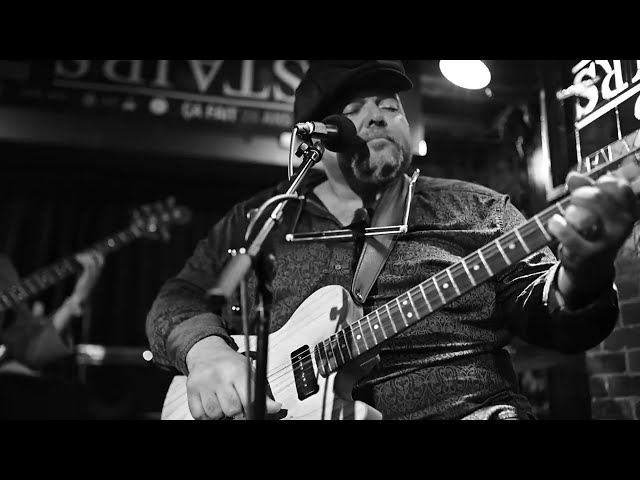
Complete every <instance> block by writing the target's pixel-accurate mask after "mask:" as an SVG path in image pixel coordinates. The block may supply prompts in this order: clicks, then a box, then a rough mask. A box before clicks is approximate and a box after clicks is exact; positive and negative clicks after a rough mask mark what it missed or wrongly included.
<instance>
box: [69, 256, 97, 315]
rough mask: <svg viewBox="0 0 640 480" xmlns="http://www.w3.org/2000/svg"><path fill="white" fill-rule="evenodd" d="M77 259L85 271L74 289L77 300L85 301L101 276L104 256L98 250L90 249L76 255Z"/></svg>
mask: <svg viewBox="0 0 640 480" xmlns="http://www.w3.org/2000/svg"><path fill="white" fill-rule="evenodd" d="M76 260H78V262H80V264H81V265H82V266H83V271H82V274H81V275H80V277H79V278H78V280H77V281H76V285H75V287H74V289H73V295H74V296H75V297H76V299H77V301H78V302H80V303H82V302H84V301H85V300H86V299H87V298H88V297H89V294H90V293H91V290H92V289H93V287H94V285H95V284H96V282H97V281H98V278H99V277H100V273H101V272H102V267H103V265H104V256H103V255H102V254H101V253H100V252H98V251H96V250H88V251H86V252H82V253H79V254H77V255H76Z"/></svg>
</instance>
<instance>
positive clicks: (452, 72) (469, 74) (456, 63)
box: [440, 60, 491, 90]
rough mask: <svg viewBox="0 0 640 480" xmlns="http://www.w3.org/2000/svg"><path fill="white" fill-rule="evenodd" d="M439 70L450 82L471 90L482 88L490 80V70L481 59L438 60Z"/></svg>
mask: <svg viewBox="0 0 640 480" xmlns="http://www.w3.org/2000/svg"><path fill="white" fill-rule="evenodd" d="M440 71H441V72H442V74H443V75H444V76H445V78H446V79H447V80H449V81H450V82H451V83H453V84H455V85H458V86H459V87H462V88H469V89H471V90H476V89H479V88H484V87H486V86H487V85H489V82H490V81H491V72H490V71H489V68H487V66H486V65H485V64H484V63H483V62H482V60H440Z"/></svg>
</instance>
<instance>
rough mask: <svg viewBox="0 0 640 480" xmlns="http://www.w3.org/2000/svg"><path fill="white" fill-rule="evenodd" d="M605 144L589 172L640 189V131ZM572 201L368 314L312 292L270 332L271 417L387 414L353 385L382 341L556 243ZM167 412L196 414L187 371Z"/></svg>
mask: <svg viewBox="0 0 640 480" xmlns="http://www.w3.org/2000/svg"><path fill="white" fill-rule="evenodd" d="M605 149H607V151H608V152H609V153H610V155H609V156H608V157H607V158H608V160H609V161H608V163H606V164H601V165H599V166H598V167H597V168H594V169H593V170H592V171H590V172H586V174H587V175H588V176H590V177H592V178H596V177H598V176H600V175H602V174H603V173H605V172H606V171H612V174H613V175H618V176H622V177H623V178H626V179H627V180H628V181H629V182H630V183H631V186H632V188H633V191H634V192H635V193H636V194H638V193H639V192H640V130H638V131H636V132H633V133H631V134H629V135H627V136H626V137H624V138H622V139H621V140H618V141H616V142H614V143H612V144H610V145H609V146H607V147H605ZM605 149H603V150H605ZM599 153H601V152H600V151H599V152H596V153H595V154H593V155H594V156H595V155H597V154H599ZM614 167H616V170H615V171H613V169H614ZM566 193H567V194H568V192H566ZM569 203H570V198H569V197H568V196H566V195H565V198H564V199H562V200H559V201H557V202H555V203H554V204H553V205H551V206H550V207H548V208H546V209H545V210H543V211H542V212H540V213H538V214H537V215H535V216H534V217H533V218H531V219H529V220H528V221H526V222H525V223H524V224H523V225H521V226H519V227H517V228H515V229H513V230H511V231H509V232H507V233H505V234H503V235H502V236H500V237H499V238H497V239H496V240H494V241H492V242H490V243H488V244H487V245H485V246H483V247H482V248H480V249H478V250H476V251H475V252H473V253H471V254H469V255H467V256H466V257H465V258H464V259H462V260H461V261H459V262H458V263H455V264H453V265H451V266H449V267H448V268H446V269H445V270H442V271H440V272H439V273H437V274H435V275H433V276H432V277H430V278H428V279H427V280H425V281H423V282H422V283H420V284H418V285H416V286H415V287H413V288H412V289H411V290H409V291H407V292H405V293H403V294H402V295H400V296H398V297H396V298H395V299H394V300H392V301H390V302H388V303H386V304H384V305H382V306H381V307H379V308H378V309H376V310H374V311H372V312H371V313H369V314H368V315H366V316H362V311H361V309H360V308H359V307H358V306H357V304H355V303H354V302H353V301H352V300H351V297H350V295H349V293H348V292H347V290H345V289H344V288H342V287H341V286H337V285H330V286H326V287H323V288H321V289H319V290H318V291H316V292H315V293H313V294H312V295H310V296H309V297H308V298H307V299H306V300H305V301H304V302H303V303H302V304H301V305H300V306H299V307H298V308H297V309H296V311H295V312H294V314H293V315H292V316H291V318H290V319H289V321H288V322H287V323H286V324H285V325H284V326H283V327H282V328H281V329H279V330H278V331H276V332H273V333H272V334H271V335H269V341H268V345H269V349H268V356H267V385H268V387H269V388H270V390H271V393H272V394H273V398H274V399H275V400H276V401H278V402H280V403H281V404H282V410H281V412H280V414H279V415H276V416H274V415H272V416H267V417H266V418H267V419H269V418H274V419H275V418H278V419H280V418H282V419H318V420H319V419H326V420H329V419H355V420H360V419H380V418H381V417H382V415H381V414H380V412H378V411H377V410H375V409H374V408H372V407H370V406H369V405H367V404H365V403H364V402H360V401H353V400H352V397H351V391H352V389H353V386H354V385H355V383H356V381H357V380H358V379H359V378H360V377H361V376H362V375H363V374H364V373H365V372H366V371H367V370H369V369H370V368H371V367H372V366H373V362H375V361H376V351H377V350H379V347H380V346H381V344H383V343H384V342H385V341H386V340H387V339H389V338H391V337H392V336H394V335H396V334H398V333H400V332H401V331H403V330H405V329H406V328H408V327H410V326H411V325H412V324H414V323H416V322H418V321H419V320H422V319H423V318H425V317H426V316H428V315H429V314H430V313H432V312H434V311H436V310H438V309H440V308H442V307H443V306H444V305H446V304H448V303H450V302H452V301H454V300H456V299H457V298H458V297H460V296H461V295H463V294H465V293H467V292H468V291H470V290H471V289H473V288H474V287H475V286H476V285H478V284H480V283H482V282H485V281H487V280H489V279H490V278H491V277H493V276H494V275H496V274H497V273H499V272H501V271H503V270H505V269H506V268H507V267H509V266H510V265H512V264H513V263H516V262H519V261H520V260H523V259H524V258H526V257H527V256H529V255H530V254H532V253H533V252H535V251H537V250H539V249H541V248H543V247H545V246H546V245H548V244H550V243H552V240H553V238H552V236H551V235H550V234H549V232H547V230H546V228H545V225H546V223H547V221H548V220H549V219H550V218H551V217H552V216H553V215H554V214H564V211H565V208H566V207H567V206H568V205H569ZM244 338H245V337H244V336H243V335H237V336H234V340H235V341H236V343H237V344H238V345H239V346H240V350H239V351H240V352H241V353H246V349H245V348H244V345H245V342H244ZM248 343H249V350H250V352H255V350H256V346H257V338H256V337H255V336H250V337H249V342H248ZM161 419H164V420H180V419H185V420H186V419H193V417H192V416H191V413H190V411H189V406H188V403H187V388H186V376H183V375H178V376H176V377H174V378H173V380H172V382H171V384H170V386H169V389H168V391H167V394H166V396H165V399H164V404H163V408H162V412H161Z"/></svg>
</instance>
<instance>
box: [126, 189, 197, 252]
mask: <svg viewBox="0 0 640 480" xmlns="http://www.w3.org/2000/svg"><path fill="white" fill-rule="evenodd" d="M132 218H133V219H132V222H131V226H132V227H136V228H137V229H139V230H140V231H141V233H142V235H143V236H145V237H147V238H151V239H161V240H164V241H165V242H168V241H169V239H170V234H169V228H170V227H172V226H174V225H184V224H186V223H188V222H189V221H190V220H191V211H190V210H189V209H188V208H187V207H184V206H181V205H176V204H175V198H174V197H168V198H167V199H166V200H164V201H157V202H153V203H147V204H145V205H142V206H140V207H139V208H137V209H135V210H134V211H133V212H132Z"/></svg>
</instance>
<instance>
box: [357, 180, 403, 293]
mask: <svg viewBox="0 0 640 480" xmlns="http://www.w3.org/2000/svg"><path fill="white" fill-rule="evenodd" d="M410 183H411V180H410V179H409V177H408V176H407V175H403V176H402V177H401V178H400V180H399V181H397V182H394V183H393V184H392V185H391V186H390V187H389V188H387V190H385V192H384V193H383V194H382V197H381V198H380V201H379V202H378V206H377V208H376V211H375V213H374V214H373V218H372V219H371V227H386V226H390V225H400V224H402V223H403V221H404V219H403V214H404V208H405V204H406V197H407V195H408V193H409V185H410ZM398 235H399V234H398V233H396V234H393V235H378V236H367V237H364V245H363V247H362V253H361V254H360V260H359V262H358V266H357V268H356V271H355V274H354V277H353V283H352V285H351V292H352V293H353V296H354V298H355V299H356V301H357V302H359V303H360V304H363V303H364V302H365V300H366V299H367V296H368V295H369V292H370V291H371V288H372V287H373V284H374V283H375V281H376V279H377V278H378V275H379V274H380V271H381V270H382V267H383V266H384V264H385V262H386V261H387V258H389V254H390V253H391V250H392V249H393V247H394V245H395V243H396V240H397V239H398Z"/></svg>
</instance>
